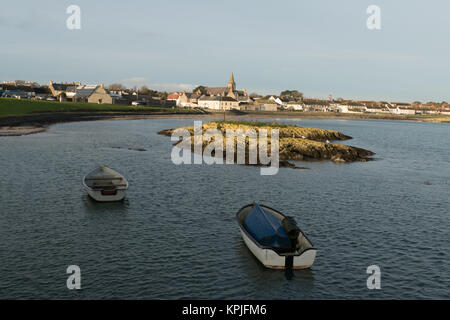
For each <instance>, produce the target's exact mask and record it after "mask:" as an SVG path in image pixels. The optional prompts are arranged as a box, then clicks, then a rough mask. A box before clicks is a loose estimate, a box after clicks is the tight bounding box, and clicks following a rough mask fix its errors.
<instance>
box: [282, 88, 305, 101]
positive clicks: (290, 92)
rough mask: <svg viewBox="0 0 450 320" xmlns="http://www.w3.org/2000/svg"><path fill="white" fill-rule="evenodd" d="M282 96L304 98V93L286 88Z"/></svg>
mask: <svg viewBox="0 0 450 320" xmlns="http://www.w3.org/2000/svg"><path fill="white" fill-rule="evenodd" d="M280 96H281V97H286V98H293V99H297V100H301V99H303V93H301V92H300V91H298V90H284V91H282V92H281V93H280Z"/></svg>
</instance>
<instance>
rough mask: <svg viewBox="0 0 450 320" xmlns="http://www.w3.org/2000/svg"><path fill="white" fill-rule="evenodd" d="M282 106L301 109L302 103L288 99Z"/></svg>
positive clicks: (295, 109)
mask: <svg viewBox="0 0 450 320" xmlns="http://www.w3.org/2000/svg"><path fill="white" fill-rule="evenodd" d="M284 107H285V108H286V109H288V110H294V111H303V103H302V102H300V101H289V102H287V103H286V104H285V105H284Z"/></svg>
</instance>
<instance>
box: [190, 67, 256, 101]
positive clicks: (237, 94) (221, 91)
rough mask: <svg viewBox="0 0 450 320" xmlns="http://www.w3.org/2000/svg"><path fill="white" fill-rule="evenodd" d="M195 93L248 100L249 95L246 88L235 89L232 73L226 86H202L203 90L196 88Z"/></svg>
mask: <svg viewBox="0 0 450 320" xmlns="http://www.w3.org/2000/svg"><path fill="white" fill-rule="evenodd" d="M195 93H196V94H204V95H207V96H213V97H230V98H233V99H235V100H237V101H242V102H248V100H249V96H248V94H247V90H246V89H243V90H236V82H235V81H234V74H233V73H231V76H230V80H229V81H228V83H227V86H226V87H204V91H203V92H202V91H201V90H198V91H197V92H195Z"/></svg>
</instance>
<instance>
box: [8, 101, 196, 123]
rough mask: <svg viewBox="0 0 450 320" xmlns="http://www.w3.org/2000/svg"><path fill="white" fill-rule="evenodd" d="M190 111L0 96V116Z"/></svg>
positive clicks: (185, 110)
mask: <svg viewBox="0 0 450 320" xmlns="http://www.w3.org/2000/svg"><path fill="white" fill-rule="evenodd" d="M127 111H128V112H137V111H152V112H167V113H178V112H183V113H185V112H192V111H193V110H190V109H180V108H172V107H161V106H155V107H152V106H148V107H147V106H136V107H135V106H123V105H112V104H96V103H81V102H59V101H42V100H29V99H13V98H0V118H1V117H10V116H23V115H28V114H33V113H59V112H127Z"/></svg>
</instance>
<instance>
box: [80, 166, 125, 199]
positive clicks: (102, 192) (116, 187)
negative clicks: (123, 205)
mask: <svg viewBox="0 0 450 320" xmlns="http://www.w3.org/2000/svg"><path fill="white" fill-rule="evenodd" d="M83 186H84V189H86V191H87V193H88V194H89V195H90V196H91V197H92V198H93V199H94V200H97V201H100V202H107V201H120V200H122V199H123V198H124V197H125V193H126V191H127V189H128V181H127V180H126V179H125V178H124V177H123V176H122V175H121V174H120V173H118V172H116V171H114V170H113V169H111V168H108V167H105V166H100V167H98V168H97V169H95V170H94V171H92V172H90V173H89V174H87V175H86V176H85V177H84V178H83Z"/></svg>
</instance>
